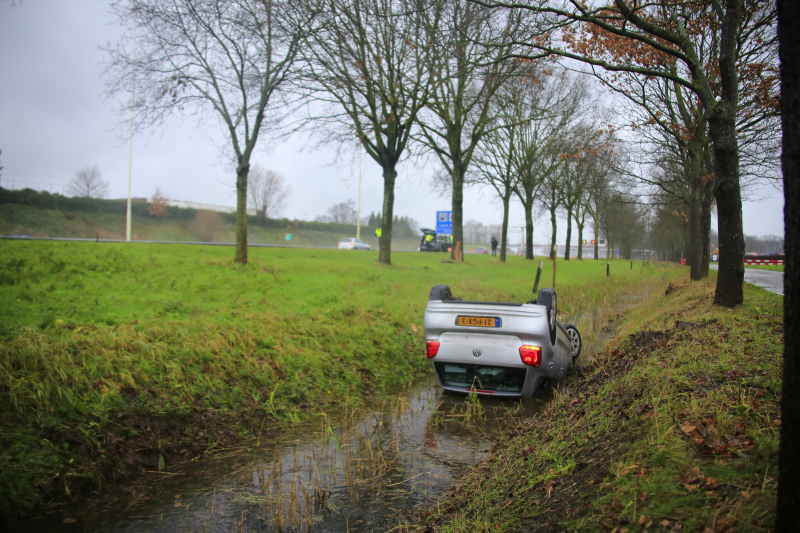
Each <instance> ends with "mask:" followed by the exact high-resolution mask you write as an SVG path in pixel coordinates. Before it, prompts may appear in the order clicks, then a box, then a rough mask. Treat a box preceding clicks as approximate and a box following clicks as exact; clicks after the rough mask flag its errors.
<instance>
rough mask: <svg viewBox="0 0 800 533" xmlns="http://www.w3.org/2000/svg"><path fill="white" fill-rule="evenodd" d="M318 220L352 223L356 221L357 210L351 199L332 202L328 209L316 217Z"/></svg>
mask: <svg viewBox="0 0 800 533" xmlns="http://www.w3.org/2000/svg"><path fill="white" fill-rule="evenodd" d="M316 220H317V221H318V222H332V223H334V224H353V225H355V224H356V222H358V212H357V211H356V203H355V202H354V201H353V200H347V201H345V202H339V203H338V204H334V205H332V206H331V208H330V209H328V212H327V213H325V214H324V215H320V216H318V217H317V218H316Z"/></svg>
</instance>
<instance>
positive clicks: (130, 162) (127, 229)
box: [125, 22, 138, 241]
mask: <svg viewBox="0 0 800 533" xmlns="http://www.w3.org/2000/svg"><path fill="white" fill-rule="evenodd" d="M137 26H138V22H135V23H134V26H133V71H132V72H131V125H130V129H129V131H128V135H129V136H130V145H129V147H128V212H127V216H126V218H125V240H126V241H130V240H131V175H132V167H133V96H134V92H135V91H136V27H137Z"/></svg>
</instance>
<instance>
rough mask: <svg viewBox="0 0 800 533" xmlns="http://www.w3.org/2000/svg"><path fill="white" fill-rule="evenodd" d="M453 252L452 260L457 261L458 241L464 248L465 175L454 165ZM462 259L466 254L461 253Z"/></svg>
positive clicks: (462, 259)
mask: <svg viewBox="0 0 800 533" xmlns="http://www.w3.org/2000/svg"><path fill="white" fill-rule="evenodd" d="M451 209H452V210H453V252H452V253H451V254H450V259H451V260H452V261H457V260H458V258H457V257H456V243H457V242H460V243H461V249H462V250H463V249H464V175H463V174H462V173H461V169H460V168H459V167H458V166H456V165H453V203H452V207H451ZM461 261H462V262H463V261H464V254H463V253H462V254H461Z"/></svg>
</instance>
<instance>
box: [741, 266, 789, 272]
mask: <svg viewBox="0 0 800 533" xmlns="http://www.w3.org/2000/svg"><path fill="white" fill-rule="evenodd" d="M744 267H745V268H754V269H756V270H775V271H776V272H783V265H745V266H744Z"/></svg>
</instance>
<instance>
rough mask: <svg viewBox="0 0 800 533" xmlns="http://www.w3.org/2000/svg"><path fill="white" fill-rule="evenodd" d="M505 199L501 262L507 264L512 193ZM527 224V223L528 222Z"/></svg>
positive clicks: (501, 233) (501, 235)
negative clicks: (509, 208)
mask: <svg viewBox="0 0 800 533" xmlns="http://www.w3.org/2000/svg"><path fill="white" fill-rule="evenodd" d="M502 198H503V228H502V230H501V232H500V261H501V262H502V263H505V262H506V243H507V238H508V204H509V202H510V200H511V192H510V191H509V192H508V194H506V195H505V196H503V197H502ZM526 222H527V221H526Z"/></svg>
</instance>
